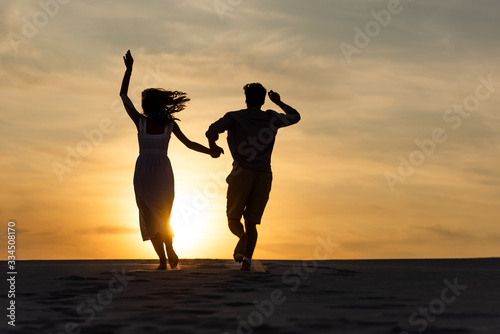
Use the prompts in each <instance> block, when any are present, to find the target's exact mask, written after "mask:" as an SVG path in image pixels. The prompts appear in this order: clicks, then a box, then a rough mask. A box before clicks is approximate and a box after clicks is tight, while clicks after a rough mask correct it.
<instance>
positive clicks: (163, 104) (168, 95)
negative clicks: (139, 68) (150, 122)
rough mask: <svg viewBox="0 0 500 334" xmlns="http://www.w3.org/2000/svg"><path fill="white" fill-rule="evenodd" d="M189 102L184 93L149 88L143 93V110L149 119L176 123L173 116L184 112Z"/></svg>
mask: <svg viewBox="0 0 500 334" xmlns="http://www.w3.org/2000/svg"><path fill="white" fill-rule="evenodd" d="M189 100H190V98H189V97H187V94H186V93H184V92H179V91H169V90H165V89H163V88H148V89H145V90H143V91H142V110H143V111H144V115H146V116H147V117H151V118H159V119H166V120H167V121H174V120H177V118H175V117H174V116H173V115H172V114H173V113H175V112H179V111H181V110H183V109H184V108H185V107H186V103H187V102H188V101H189Z"/></svg>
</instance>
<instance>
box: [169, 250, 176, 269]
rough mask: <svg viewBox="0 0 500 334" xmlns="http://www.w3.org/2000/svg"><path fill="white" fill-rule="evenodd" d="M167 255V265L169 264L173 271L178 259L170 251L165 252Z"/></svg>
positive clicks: (172, 251)
mask: <svg viewBox="0 0 500 334" xmlns="http://www.w3.org/2000/svg"><path fill="white" fill-rule="evenodd" d="M167 253H168V254H167V255H168V264H170V268H171V269H175V268H176V267H177V265H178V264H179V257H178V256H177V254H176V253H175V252H174V250H173V249H172V250H171V251H168V252H167Z"/></svg>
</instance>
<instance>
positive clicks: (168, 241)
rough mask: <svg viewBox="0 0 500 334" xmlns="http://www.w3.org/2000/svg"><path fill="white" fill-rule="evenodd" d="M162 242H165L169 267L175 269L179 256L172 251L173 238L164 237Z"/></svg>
mask: <svg viewBox="0 0 500 334" xmlns="http://www.w3.org/2000/svg"><path fill="white" fill-rule="evenodd" d="M164 243H165V249H166V250H167V256H168V263H169V264H170V268H172V269H175V268H176V267H177V265H178V264H179V257H178V256H177V254H176V253H175V251H174V247H173V238H172V237H166V238H165V240H164Z"/></svg>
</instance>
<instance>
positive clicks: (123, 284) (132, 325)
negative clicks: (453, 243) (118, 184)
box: [1, 259, 500, 334]
mask: <svg viewBox="0 0 500 334" xmlns="http://www.w3.org/2000/svg"><path fill="white" fill-rule="evenodd" d="M180 263H181V269H180V270H167V271H156V270H154V269H155V267H156V265H157V264H156V262H155V261H150V260H143V261H141V260H123V261H120V260H107V261H21V262H19V263H18V268H19V269H18V276H17V286H16V299H15V301H16V326H15V327H11V326H8V325H7V324H6V321H5V320H4V321H3V323H2V325H1V327H2V328H7V330H8V332H9V333H11V332H12V333H53V334H55V333H57V334H59V333H101V334H104V333H127V334H128V333H131V334H132V333H134V334H136V333H139V334H140V333H217V334H224V333H231V334H232V333H397V334H399V333H406V332H408V333H421V332H423V333H491V334H497V333H500V288H499V284H498V281H499V278H500V275H499V274H500V259H471V260H385V261H317V262H314V261H274V260H268V261H260V262H258V263H256V265H255V269H256V270H257V271H255V270H254V271H253V272H241V271H240V270H239V266H238V265H237V264H236V263H234V262H233V261H230V260H206V259H193V260H181V262H180ZM265 269H267V270H268V272H265ZM1 298H2V299H3V300H4V301H6V300H7V297H6V295H4V294H2V296H1ZM4 305H5V303H4ZM4 332H5V331H3V330H2V333H4Z"/></svg>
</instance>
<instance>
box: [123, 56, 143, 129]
mask: <svg viewBox="0 0 500 334" xmlns="http://www.w3.org/2000/svg"><path fill="white" fill-rule="evenodd" d="M123 61H124V62H125V66H126V68H127V70H126V71H125V74H124V75H123V81H122V87H121V89H120V97H121V98H122V101H123V105H124V107H125V110H126V111H127V114H128V115H129V116H130V118H131V119H132V121H134V123H135V126H136V127H137V128H138V127H139V118H140V117H141V114H139V112H138V111H137V109H135V107H134V104H133V103H132V100H130V98H129V97H128V86H129V84H130V76H131V75H132V66H133V64H134V58H132V54H131V53H130V50H128V51H127V53H126V54H125V56H123Z"/></svg>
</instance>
